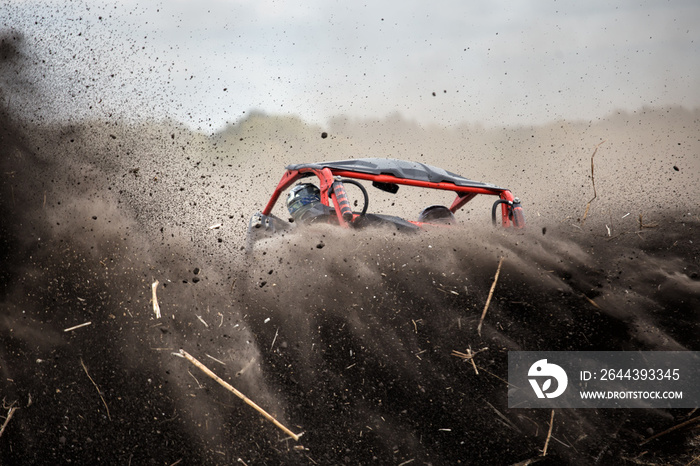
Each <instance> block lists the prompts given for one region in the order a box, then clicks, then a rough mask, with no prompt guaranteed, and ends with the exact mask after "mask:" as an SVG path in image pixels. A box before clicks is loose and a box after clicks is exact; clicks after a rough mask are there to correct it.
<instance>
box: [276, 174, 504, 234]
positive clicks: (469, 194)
mask: <svg viewBox="0 0 700 466" xmlns="http://www.w3.org/2000/svg"><path fill="white" fill-rule="evenodd" d="M308 173H313V174H314V175H316V177H317V178H318V179H319V182H320V186H319V187H320V190H321V202H322V203H323V204H324V205H326V206H328V205H329V202H328V201H329V199H331V200H332V201H333V205H336V206H337V205H340V204H339V201H338V199H336V197H335V193H334V191H333V189H332V186H333V178H334V177H335V176H340V177H346V178H353V179H359V180H367V181H376V182H379V183H391V184H399V185H401V184H402V185H407V186H416V187H420V188H430V189H438V190H443V191H452V192H456V193H457V197H456V198H455V200H454V201H453V202H452V205H451V206H450V211H452V213H455V212H457V211H458V210H459V209H461V208H462V207H464V205H465V204H467V203H468V202H469V201H471V200H472V199H474V197H476V195H477V194H487V195H492V196H498V197H500V198H501V199H503V200H505V201H508V202H510V203H512V202H513V200H514V197H513V194H512V193H511V192H510V191H509V190H507V189H502V188H481V187H475V186H458V185H455V184H453V183H445V182H432V181H421V180H412V179H407V178H397V177H395V176H393V175H373V174H371V173H358V172H353V171H347V170H331V169H330V168H328V167H324V168H322V169H320V170H319V169H317V168H311V167H307V168H302V169H300V170H287V171H285V172H284V175H282V179H281V180H280V182H279V183H278V184H277V188H275V191H274V192H273V193H272V196H271V197H270V200H269V201H268V203H267V205H266V206H265V209H264V210H263V211H262V214H263V215H270V213H271V212H272V209H273V208H274V206H275V204H276V203H277V200H278V199H279V197H280V195H281V194H282V193H283V192H284V191H285V190H286V189H288V188H289V187H290V186H291V185H292V184H293V183H294V182H295V181H297V180H299V179H300V178H302V176H303V175H305V174H308ZM335 210H336V214H337V216H338V222H339V224H340V225H341V226H343V227H346V228H347V227H348V226H349V225H348V222H347V221H346V220H345V219H344V218H343V215H342V213H341V209H335ZM508 211H509V206H508V204H505V203H503V204H501V222H502V225H503V226H504V227H509V226H511V224H512V222H511V221H510V219H509V218H508Z"/></svg>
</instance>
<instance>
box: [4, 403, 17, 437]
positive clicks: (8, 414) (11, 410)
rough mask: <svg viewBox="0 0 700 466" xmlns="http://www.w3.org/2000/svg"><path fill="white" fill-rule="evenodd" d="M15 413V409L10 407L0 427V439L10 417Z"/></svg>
mask: <svg viewBox="0 0 700 466" xmlns="http://www.w3.org/2000/svg"><path fill="white" fill-rule="evenodd" d="M15 411H17V408H15V407H14V406H11V407H10V409H9V410H8V411H7V418H5V422H3V423H2V427H0V437H2V434H3V433H4V432H5V428H6V427H7V424H8V423H9V422H10V419H12V415H13V414H15Z"/></svg>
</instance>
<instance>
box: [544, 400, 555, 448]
mask: <svg viewBox="0 0 700 466" xmlns="http://www.w3.org/2000/svg"><path fill="white" fill-rule="evenodd" d="M553 426H554V410H552V415H551V416H550V417H549V432H547V440H545V442H544V449H543V450H542V456H547V447H549V439H550V438H552V427H553Z"/></svg>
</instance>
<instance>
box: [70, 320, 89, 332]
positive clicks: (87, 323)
mask: <svg viewBox="0 0 700 466" xmlns="http://www.w3.org/2000/svg"><path fill="white" fill-rule="evenodd" d="M90 324H92V322H85V323H82V324H80V325H76V326H74V327H69V328H66V329H64V330H63V331H64V332H72V331H73V330H77V329H79V328H81V327H87V326H88V325H90Z"/></svg>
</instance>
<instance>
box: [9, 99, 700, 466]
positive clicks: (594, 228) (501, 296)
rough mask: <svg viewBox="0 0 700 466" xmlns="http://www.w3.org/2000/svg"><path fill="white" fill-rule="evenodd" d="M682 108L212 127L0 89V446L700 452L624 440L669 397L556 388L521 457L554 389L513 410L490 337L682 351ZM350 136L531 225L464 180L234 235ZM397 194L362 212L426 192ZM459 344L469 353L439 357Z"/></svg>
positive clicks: (685, 273) (200, 455)
mask: <svg viewBox="0 0 700 466" xmlns="http://www.w3.org/2000/svg"><path fill="white" fill-rule="evenodd" d="M699 119H700V113H699V112H698V111H688V110H685V109H681V108H670V109H640V110H639V111H638V112H634V113H619V114H615V115H609V116H607V117H605V118H601V119H600V120H598V121H595V122H556V123H552V124H551V125H549V126H544V127H532V128H483V127H469V126H463V127H453V128H422V127H419V126H417V125H416V124H414V123H412V122H410V121H405V120H403V119H402V118H401V117H400V116H396V117H392V118H387V119H383V120H378V121H350V120H346V119H343V118H337V119H335V120H333V121H332V122H330V124H329V127H328V128H319V127H315V126H311V125H307V124H305V123H304V122H302V121H300V120H298V119H295V118H291V117H275V116H266V115H260V114H253V115H251V116H250V117H249V118H248V119H247V120H244V121H242V122H239V123H237V124H236V125H234V126H231V127H229V128H227V129H226V130H225V131H223V132H221V133H218V134H215V135H213V136H211V135H204V134H200V133H196V132H193V131H191V130H188V129H186V128H184V127H182V126H181V125H179V124H177V123H175V122H168V121H164V122H148V123H143V122H138V123H134V122H131V123H128V122H124V121H118V120H111V119H109V118H105V119H104V120H99V121H97V120H95V121H85V122H81V123H72V124H68V123H65V124H63V123H51V124H49V123H46V122H39V123H38V122H32V121H29V120H27V119H25V118H24V117H23V115H22V114H16V113H12V114H11V113H8V112H7V111H5V110H3V111H2V112H1V113H0V164H2V167H1V170H0V189H1V190H2V193H1V194H2V195H1V197H0V209H1V210H2V212H1V215H0V218H1V219H2V223H1V224H0V235H1V236H0V238H1V239H0V260H1V267H0V299H1V301H2V313H1V315H0V338H1V340H2V345H0V372H1V375H2V377H1V379H0V393H1V394H2V399H3V407H2V410H1V411H0V422H2V423H3V426H2V429H3V430H2V432H1V434H0V464H7V465H10V464H123V465H131V464H133V465H137V464H159V465H173V464H248V465H253V464H312V465H313V464H346V463H347V464H435V465H437V464H514V463H522V462H527V461H528V460H532V461H539V462H540V464H560V463H568V464H678V465H688V464H697V463H698V462H699V461H700V433H699V431H698V423H697V422H691V423H690V424H688V425H687V427H686V428H683V429H676V430H674V431H673V432H671V433H668V434H664V435H662V436H660V437H659V438H658V439H654V440H651V441H650V442H647V443H644V444H643V443H642V442H643V441H644V440H645V439H648V438H650V437H652V436H653V435H655V434H659V433H663V432H664V431H665V430H666V429H669V428H671V427H673V426H676V425H678V424H680V423H682V422H685V421H687V420H689V419H697V418H698V413H697V411H694V410H690V409H685V410H681V409H677V410H625V409H600V410H555V414H554V423H553V426H552V433H551V438H550V440H549V442H548V450H547V455H546V457H542V456H541V454H542V450H543V448H544V445H545V443H546V442H547V436H548V430H549V420H550V416H551V411H549V410H523V409H509V408H508V407H507V385H506V383H505V382H504V379H505V378H506V377H507V353H508V351H510V350H695V351H697V350H700V341H699V338H698V335H700V324H699V323H700V319H699V318H700V276H699V274H700V260H699V257H700V239H699V238H700V235H699V234H698V231H699V228H700V217H699V215H700V211H699V210H698V207H697V190H698V188H700V185H698V179H697V174H698V173H699V172H700V166H699V165H700V155H699V154H700V133H698V128H700V125H699V124H698V123H699ZM322 131H326V132H327V133H328V137H327V138H322V137H321V133H322ZM596 147H598V151H597V152H595V157H594V158H593V159H592V156H593V154H594V150H595V148H596ZM368 156H377V157H396V158H401V159H410V160H418V161H422V162H426V163H431V164H434V165H439V166H444V167H446V168H449V169H450V170H451V171H454V172H456V173H460V174H463V175H464V176H467V177H470V178H473V179H476V180H479V181H487V182H493V183H496V184H498V185H502V186H505V187H508V188H510V189H512V191H513V192H514V194H515V195H517V196H519V197H521V199H522V200H523V205H524V208H525V212H526V215H527V218H528V222H529V226H528V229H527V231H525V232H523V233H519V234H511V233H509V232H502V231H498V230H493V229H492V228H491V227H490V203H487V204H478V203H475V205H474V206H473V207H470V208H469V209H467V211H466V212H465V213H464V216H463V217H460V221H461V227H460V228H457V229H454V230H449V231H442V232H432V233H426V234H422V235H416V236H406V237H404V236H397V235H395V234H394V233H393V232H387V231H382V230H367V231H361V232H350V233H340V232H338V231H336V230H333V229H330V228H324V227H317V228H312V229H310V230H308V231H306V232H305V233H304V234H303V235H287V236H285V237H281V238H278V239H276V240H273V241H270V242H268V243H266V244H261V245H258V246H257V247H256V248H255V249H254V250H252V251H250V250H249V251H246V250H245V245H246V241H245V225H246V224H247V221H248V219H249V217H250V215H251V214H252V213H253V212H255V211H256V210H259V209H260V208H261V206H262V205H263V203H264V202H265V200H266V196H267V195H268V193H269V192H270V191H271V190H272V188H273V187H274V186H275V185H276V183H277V181H278V178H279V176H281V174H282V170H283V167H284V165H285V164H287V163H290V162H303V161H315V160H322V159H340V158H351V157H368ZM592 166H593V168H594V176H591V169H592ZM593 182H595V196H594V186H593ZM375 191H376V190H375ZM372 194H373V195H374V194H375V193H374V192H373V193H372ZM406 194H407V196H406V197H403V192H401V193H400V195H399V197H397V198H395V199H384V200H382V199H379V198H378V197H377V198H376V200H375V198H373V201H372V202H373V204H372V205H371V206H370V210H374V211H379V212H385V213H390V212H391V211H390V209H392V208H395V209H397V211H398V214H399V215H404V216H407V217H412V216H415V215H416V213H417V212H418V210H419V209H420V207H421V206H424V205H426V204H428V203H430V202H429V199H427V198H424V197H421V196H418V195H413V194H409V193H406ZM589 201H591V203H590V210H589V212H588V215H586V217H585V221H584V215H585V211H586V205H587V203H588V202H589ZM246 253H247V254H246ZM501 257H503V258H504V259H503V267H502V270H501V273H500V277H499V280H498V283H497V286H496V288H495V291H494V296H493V300H492V301H491V304H490V307H489V310H488V314H487V316H486V318H485V321H484V328H483V331H482V334H481V336H479V335H478V333H477V331H476V327H477V325H478V321H479V317H480V314H481V312H482V309H483V307H484V303H485V301H486V298H487V295H488V292H489V289H490V287H491V284H492V282H493V278H494V274H495V272H496V269H497V266H498V263H499V260H500V258H501ZM156 281H157V282H158V284H157V285H156V288H155V289H156V297H157V302H158V304H159V308H160V313H161V316H160V317H158V316H157V315H156V311H155V310H154V302H153V296H154V294H153V286H154V283H155V282H156ZM180 349H183V350H185V351H187V352H188V353H190V354H191V355H193V356H194V357H196V358H197V359H198V360H200V361H201V362H203V363H204V364H205V365H206V366H208V367H209V368H211V369H212V370H214V371H215V372H216V373H217V374H218V375H219V376H221V377H222V378H223V379H225V380H226V381H228V382H229V383H230V384H232V385H233V386H235V387H236V388H237V389H238V390H240V391H241V392H242V393H244V394H245V395H247V396H248V397H250V398H251V399H252V400H254V401H255V402H256V403H258V404H259V405H260V406H262V407H263V408H264V409H266V410H267V411H268V412H269V413H270V414H271V415H273V416H274V417H275V418H276V419H277V420H279V422H281V423H282V424H283V425H285V426H287V427H288V428H289V429H291V430H292V431H293V432H295V433H303V435H302V436H301V438H300V439H299V441H298V442H297V441H293V440H292V439H290V438H289V436H287V435H286V434H285V433H284V432H282V431H281V430H280V429H278V428H277V427H275V426H274V425H273V424H272V423H270V422H269V421H267V420H265V419H264V418H263V417H262V416H261V415H260V414H258V413H257V412H256V411H255V410H253V409H252V408H251V407H250V406H248V405H246V404H245V403H243V402H242V401H241V400H240V399H238V398H236V397H235V396H234V395H232V394H231V393H229V392H228V391H226V390H225V389H224V388H223V387H221V386H220V385H218V384H217V383H215V382H214V381H213V380H212V379H210V378H208V377H207V376H206V375H205V374H204V373H203V372H201V371H200V370H199V369H198V368H196V367H194V366H193V365H192V364H191V363H190V362H189V361H187V360H186V359H183V358H182V357H178V352H179V350H180ZM468 349H471V350H473V351H480V352H479V353H478V355H477V356H476V357H475V363H476V365H477V366H478V368H479V373H478V374H477V373H476V372H475V370H474V368H473V366H472V365H471V364H470V363H469V362H467V361H464V360H463V359H462V358H460V357H457V356H455V355H453V352H454V351H458V352H462V353H464V352H466V351H467V350H468ZM523 464H524V463H523Z"/></svg>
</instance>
